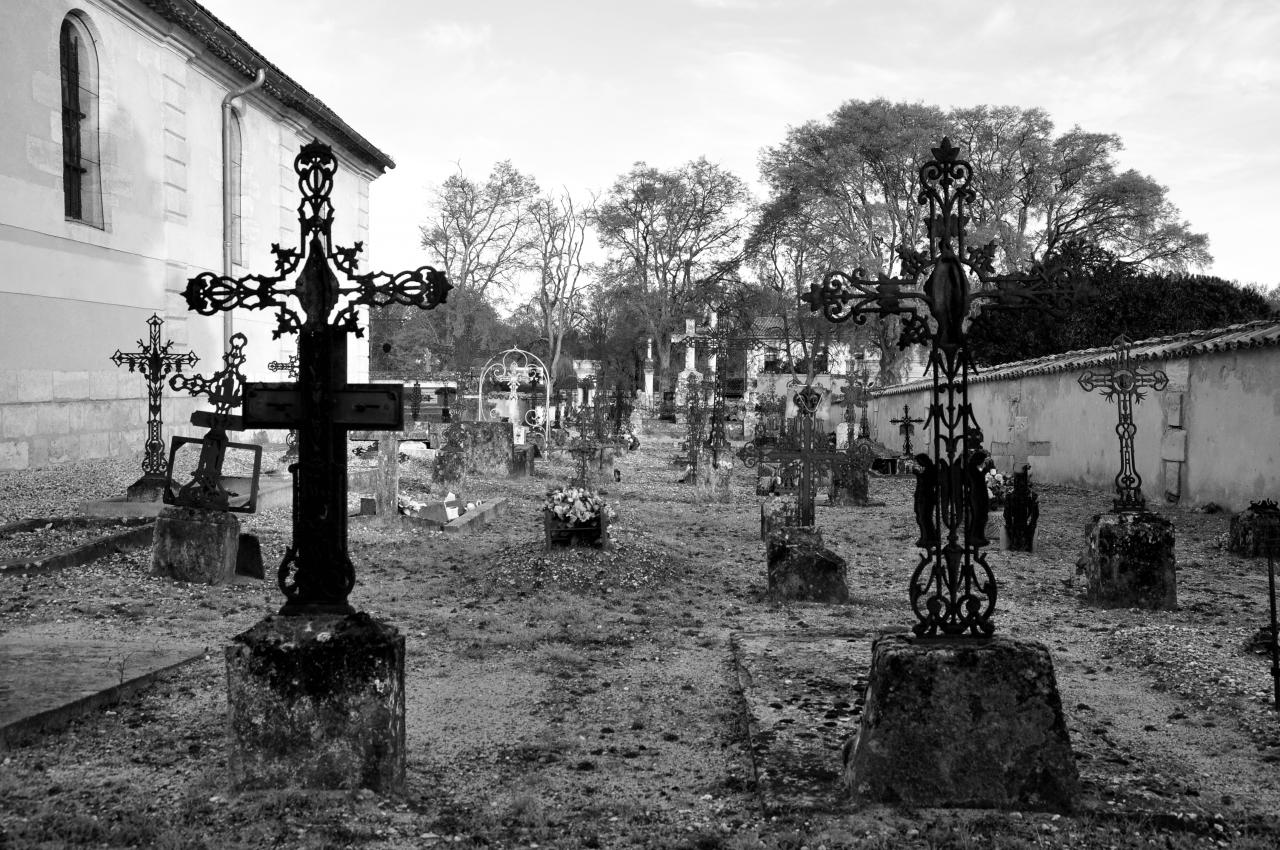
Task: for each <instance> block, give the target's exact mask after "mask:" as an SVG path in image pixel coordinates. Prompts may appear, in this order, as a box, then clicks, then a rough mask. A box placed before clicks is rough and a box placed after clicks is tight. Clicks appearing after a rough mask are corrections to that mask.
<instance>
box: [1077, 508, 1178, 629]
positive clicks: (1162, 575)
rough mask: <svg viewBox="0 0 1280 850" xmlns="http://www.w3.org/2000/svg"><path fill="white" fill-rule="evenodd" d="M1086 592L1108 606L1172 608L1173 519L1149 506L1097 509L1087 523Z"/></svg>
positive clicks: (1174, 593) (1174, 576) (1175, 593)
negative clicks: (1115, 510) (1101, 511)
mask: <svg viewBox="0 0 1280 850" xmlns="http://www.w3.org/2000/svg"><path fill="white" fill-rule="evenodd" d="M1086 530H1087V532H1088V551H1087V552H1086V553H1085V557H1084V568H1085V578H1086V581H1087V593H1086V596H1087V598H1088V599H1089V601H1090V602H1093V603H1095V604H1097V605H1102V606H1104V607H1108V608H1146V609H1149V610H1161V609H1164V610H1169V609H1173V608H1176V607H1178V588H1177V572H1176V570H1177V565H1176V563H1175V561H1174V555H1173V542H1174V539H1173V523H1171V522H1169V520H1167V519H1165V518H1163V517H1161V516H1158V515H1156V514H1153V513H1151V512H1149V511H1123V512H1119V513H1105V514H1098V515H1096V516H1094V518H1093V519H1092V520H1091V521H1090V522H1089V525H1088V526H1087V529H1086Z"/></svg>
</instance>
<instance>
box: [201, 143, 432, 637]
mask: <svg viewBox="0 0 1280 850" xmlns="http://www.w3.org/2000/svg"><path fill="white" fill-rule="evenodd" d="M293 168H294V171H295V172H297V174H298V188H299V189H300V190H301V194H302V200H301V202H300V203H299V205H298V222H299V231H300V234H299V247H298V248H282V247H280V246H279V245H278V244H277V245H272V246H271V251H272V253H273V254H275V274H271V275H263V274H251V275H246V276H244V277H241V278H229V277H221V276H219V275H215V274H212V273H209V272H205V273H203V274H199V275H197V276H196V277H193V278H192V279H191V280H189V281H188V282H187V288H186V290H185V292H184V293H183V294H184V296H185V298H186V300H187V305H188V306H189V307H190V308H191V309H192V310H194V311H195V312H197V313H200V314H201V315H205V316H211V315H214V314H215V313H219V312H222V311H225V310H231V309H234V308H236V307H243V308H246V309H250V310H265V309H274V310H275V311H276V329H275V333H274V334H273V336H275V337H276V338H277V339H278V338H279V337H280V336H282V335H284V334H287V333H296V334H297V335H298V382H297V383H285V384H273V383H258V382H254V383H249V384H247V385H246V386H245V402H244V426H245V427H247V428H296V429H297V431H298V462H297V463H296V464H294V465H293V466H291V467H290V469H291V470H292V471H293V473H294V483H293V491H294V492H293V500H294V501H293V504H294V510H293V541H292V543H291V544H290V546H289V549H288V551H287V552H286V553H285V556H284V560H283V562H282V563H281V564H280V567H279V570H278V572H277V581H278V583H279V585H280V590H281V591H282V592H283V593H284V595H285V597H286V599H287V601H286V603H285V605H284V607H283V608H282V609H281V611H280V613H281V614H285V615H295V614H296V615H302V614H319V613H334V614H349V613H352V612H353V610H354V609H352V607H351V605H350V604H349V603H348V601H347V597H348V595H349V594H350V592H351V589H352V588H353V587H354V586H355V567H354V566H353V565H352V563H351V558H350V556H349V555H348V553H347V520H346V517H347V431H349V430H396V431H399V430H402V429H403V426H404V399H403V396H404V387H403V385H401V384H348V383H347V382H346V378H347V334H348V333H352V334H355V335H356V336H357V337H361V336H363V335H364V332H363V331H362V330H361V328H360V325H359V321H358V312H357V308H358V307H359V306H360V305H365V306H369V307H382V306H385V305H387V304H403V305H405V306H411V307H421V308H423V309H427V310H430V309H433V308H435V307H436V306H438V305H440V304H443V303H444V301H445V297H446V295H447V294H448V292H449V290H450V289H451V288H452V287H451V286H450V284H449V281H448V278H447V277H446V275H445V273H444V272H442V271H437V270H436V269H434V268H432V267H430V266H422V267H421V268H418V269H414V270H412V271H402V272H396V273H394V274H390V273H387V272H365V273H363V274H361V273H359V272H358V268H359V259H358V255H359V254H360V252H361V251H362V250H363V245H362V244H361V243H359V242H357V243H355V246H354V247H352V248H340V247H337V246H335V245H334V244H333V237H332V228H333V216H334V208H333V204H332V202H331V201H330V195H331V194H332V192H333V179H334V175H335V174H336V172H337V170H338V161H337V159H336V158H335V157H334V155H333V152H332V151H331V150H330V149H329V146H328V145H325V144H322V143H320V142H311V143H309V144H307V145H304V146H303V148H302V150H301V151H300V152H299V154H298V156H297V158H296V159H295V160H294V163H293ZM335 268H336V270H337V271H338V272H341V273H342V275H343V276H344V277H345V278H346V281H345V282H343V281H340V280H339V279H338V276H337V275H336V274H335V273H334V269H335ZM295 274H296V277H295Z"/></svg>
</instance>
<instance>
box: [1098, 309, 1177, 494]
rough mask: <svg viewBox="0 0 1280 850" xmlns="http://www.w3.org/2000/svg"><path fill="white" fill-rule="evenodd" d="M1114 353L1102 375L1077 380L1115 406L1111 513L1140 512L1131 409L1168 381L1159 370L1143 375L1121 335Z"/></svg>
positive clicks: (1126, 341)
mask: <svg viewBox="0 0 1280 850" xmlns="http://www.w3.org/2000/svg"><path fill="white" fill-rule="evenodd" d="M1111 347H1112V349H1114V351H1115V358H1116V359H1115V365H1113V366H1111V367H1110V368H1108V369H1106V370H1105V371H1097V372H1095V371H1093V370H1088V371H1086V372H1085V373H1084V374H1083V375H1081V376H1080V386H1081V387H1083V388H1084V390H1085V392H1093V391H1094V390H1102V396H1103V398H1105V399H1106V400H1107V401H1114V402H1116V413H1117V416H1118V421H1117V423H1116V434H1117V435H1118V436H1119V437H1120V472H1118V473H1117V474H1116V495H1117V498H1116V499H1115V500H1114V501H1113V502H1112V507H1111V510H1113V511H1115V512H1117V513H1119V512H1121V511H1141V510H1145V509H1146V507H1147V500H1146V497H1144V496H1143V495H1142V476H1141V475H1139V474H1138V468H1137V466H1136V465H1135V464H1134V462H1133V436H1134V434H1136V433H1138V426H1137V425H1135V424H1133V405H1134V404H1136V403H1138V402H1141V401H1142V399H1143V398H1145V397H1146V393H1144V392H1143V390H1144V389H1146V388H1148V387H1149V388H1151V389H1153V390H1155V391H1156V392H1159V391H1160V390H1163V389H1164V388H1165V387H1167V386H1168V385H1169V378H1168V376H1167V375H1165V373H1164V372H1162V371H1160V370H1159V369H1155V370H1152V371H1150V372H1143V371H1141V370H1139V369H1138V368H1137V367H1135V366H1134V365H1133V361H1132V360H1131V359H1130V356H1129V355H1130V351H1131V350H1132V343H1131V342H1130V341H1129V338H1128V337H1126V336H1125V335H1124V334H1120V336H1118V337H1116V338H1115V340H1114V341H1113V342H1112V344H1111Z"/></svg>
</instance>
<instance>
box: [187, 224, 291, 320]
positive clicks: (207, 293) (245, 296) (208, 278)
mask: <svg viewBox="0 0 1280 850" xmlns="http://www.w3.org/2000/svg"><path fill="white" fill-rule="evenodd" d="M271 250H272V251H274V252H275V254H276V269H277V272H278V274H276V275H261V274H250V275H245V276H244V277H227V276H225V275H216V274H214V273H212V272H202V273H200V274H198V275H196V276H195V277H193V278H191V279H190V280H188V281H187V287H186V289H185V290H183V293H182V295H183V297H184V298H185V299H186V301H187V307H188V308H189V309H191V310H192V311H193V312H196V313H199V314H200V315H202V316H212V315H215V314H217V313H223V312H226V311H228V310H232V309H234V308H236V307H244V308H246V309H248V310H265V309H268V308H271V307H275V308H277V310H278V311H279V312H278V313H277V317H276V318H277V322H276V330H275V331H274V332H273V333H272V337H273V338H275V339H279V338H280V337H281V336H282V335H283V334H286V333H293V332H296V331H299V330H301V329H302V321H301V319H300V317H299V316H298V314H297V313H296V312H295V311H294V310H293V309H292V308H290V307H289V306H288V302H287V301H286V298H287V297H288V296H289V295H290V294H291V293H292V292H293V288H292V287H291V286H289V287H282V288H277V286H278V285H280V284H284V283H285V278H286V276H287V275H288V274H289V273H290V272H292V271H293V270H294V269H295V268H296V267H297V265H298V258H299V257H300V256H301V255H300V254H299V253H298V252H297V251H294V250H292V249H282V248H281V247H280V246H279V245H272V246H271Z"/></svg>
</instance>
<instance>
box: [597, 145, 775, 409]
mask: <svg viewBox="0 0 1280 850" xmlns="http://www.w3.org/2000/svg"><path fill="white" fill-rule="evenodd" d="M750 200H751V198H750V194H749V192H748V190H747V187H746V185H745V184H744V183H743V182H742V181H741V180H739V179H738V178H737V177H736V176H734V175H733V174H732V173H730V172H729V171H727V170H725V169H724V168H722V167H720V166H719V165H716V164H714V163H711V162H708V161H707V160H706V159H698V160H695V161H693V162H690V163H687V164H686V165H683V166H681V167H680V168H677V169H674V170H670V171H662V170H659V169H657V168H653V167H651V166H648V165H645V164H644V163H643V162H639V163H636V164H635V166H633V167H632V169H631V170H630V171H629V172H627V173H626V174H623V175H622V176H620V177H619V178H618V179H617V181H616V182H615V183H614V185H613V186H612V187H611V188H610V189H609V191H608V193H607V194H606V195H605V197H604V198H603V199H602V200H601V201H600V202H599V203H598V204H597V205H596V207H595V210H594V212H593V214H592V216H591V221H592V224H594V226H595V228H596V233H597V238H598V239H599V240H600V242H601V244H602V245H603V246H604V247H605V248H606V250H608V251H609V252H610V256H609V259H608V261H607V262H606V264H605V266H604V268H602V269H601V270H600V278H601V281H602V283H603V284H604V285H605V286H606V287H607V288H609V289H610V290H611V291H615V292H620V291H627V292H630V293H632V294H633V296H634V308H635V310H636V311H637V313H638V316H639V319H640V322H641V326H642V327H643V328H644V329H645V330H647V331H648V333H649V335H650V336H652V337H653V340H654V347H655V349H656V351H657V355H658V364H659V369H660V374H661V375H662V376H663V378H664V385H665V377H666V376H667V375H668V373H669V372H670V364H671V334H672V333H673V332H675V331H676V330H677V329H678V325H679V324H680V322H681V320H682V319H683V317H684V316H685V314H686V313H687V312H688V311H689V309H690V307H691V306H692V305H693V304H696V303H698V302H700V301H705V300H706V299H707V297H708V293H709V292H712V291H715V290H717V289H718V288H720V287H722V286H724V285H725V283H726V282H727V281H730V280H732V279H733V277H734V275H735V273H736V271H737V267H738V264H739V263H740V262H741V257H742V241H743V237H744V236H745V230H746V225H747V221H748V218H749V216H750V212H751V205H750Z"/></svg>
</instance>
